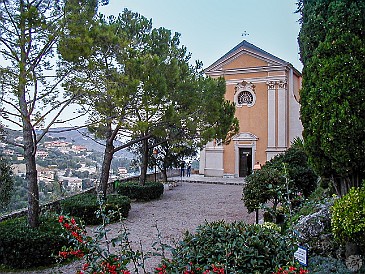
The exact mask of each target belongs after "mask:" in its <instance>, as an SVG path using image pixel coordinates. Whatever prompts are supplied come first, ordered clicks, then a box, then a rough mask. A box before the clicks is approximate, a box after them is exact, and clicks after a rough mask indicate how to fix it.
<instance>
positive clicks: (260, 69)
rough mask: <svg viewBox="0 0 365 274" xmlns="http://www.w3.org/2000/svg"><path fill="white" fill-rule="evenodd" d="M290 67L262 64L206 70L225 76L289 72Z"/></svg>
mask: <svg viewBox="0 0 365 274" xmlns="http://www.w3.org/2000/svg"><path fill="white" fill-rule="evenodd" d="M288 70H289V67H287V66H282V65H279V66H261V67H250V68H233V69H226V70H223V69H219V70H214V71H209V72H205V74H206V75H209V76H213V77H214V76H223V75H235V74H246V73H257V72H277V71H283V72H287V71H288Z"/></svg>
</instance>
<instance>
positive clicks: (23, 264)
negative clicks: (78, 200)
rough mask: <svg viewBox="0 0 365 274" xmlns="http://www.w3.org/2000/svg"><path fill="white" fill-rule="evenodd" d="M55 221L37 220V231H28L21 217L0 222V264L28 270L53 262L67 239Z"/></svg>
mask: <svg viewBox="0 0 365 274" xmlns="http://www.w3.org/2000/svg"><path fill="white" fill-rule="evenodd" d="M62 233H63V230H62V228H61V227H60V225H59V224H58V222H57V218H56V217H54V216H51V217H41V218H40V225H39V227H38V228H34V229H32V228H30V227H29V226H28V225H27V220H26V218H25V217H22V218H16V219H11V220H7V221H4V222H1V223H0V264H4V265H7V266H10V267H13V268H22V269H26V268H30V267H36V266H46V265H50V264H54V263H56V259H55V257H53V256H52V255H56V254H58V251H59V250H61V248H62V246H64V245H67V243H68V240H67V238H66V237H64V236H62Z"/></svg>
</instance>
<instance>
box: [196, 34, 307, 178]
mask: <svg viewBox="0 0 365 274" xmlns="http://www.w3.org/2000/svg"><path fill="white" fill-rule="evenodd" d="M205 73H206V75H208V76H210V77H213V78H217V77H224V79H225V80H226V94H225V98H226V99H227V100H229V101H231V102H234V103H235V106H236V112H235V116H236V117H237V118H238V120H239V133H238V134H237V135H236V136H234V137H233V138H232V141H231V143H230V144H229V145H222V144H221V142H220V140H215V141H213V142H210V143H208V144H207V145H206V146H205V148H204V149H203V150H202V152H201V155H200V169H199V172H200V173H201V174H204V175H205V176H218V177H222V176H227V177H245V176H247V175H249V174H250V173H252V170H253V166H254V164H255V163H257V162H259V163H260V164H263V163H265V162H266V161H268V160H270V159H271V158H273V157H274V156H275V155H277V154H278V153H281V152H283V151H285V150H286V149H288V147H289V146H290V143H291V141H292V140H293V139H294V138H295V137H298V136H301V133H302V124H301V121H300V119H299V110H300V105H299V89H300V87H301V79H302V78H301V77H302V76H301V73H300V72H299V71H298V70H296V69H295V68H294V67H293V66H292V65H291V64H290V63H288V62H286V61H284V60H282V59H280V58H278V57H276V56H274V55H272V54H270V53H268V52H266V51H264V50H262V49H260V48H258V47H256V46H254V45H252V44H250V43H249V42H247V41H243V42H241V43H240V44H238V45H237V46H235V47H234V48H233V49H232V50H230V51H229V52H228V53H227V54H225V55H224V56H223V57H221V58H220V59H218V60H217V61H216V62H214V63H213V64H212V65H211V66H209V67H208V68H207V69H206V70H205Z"/></svg>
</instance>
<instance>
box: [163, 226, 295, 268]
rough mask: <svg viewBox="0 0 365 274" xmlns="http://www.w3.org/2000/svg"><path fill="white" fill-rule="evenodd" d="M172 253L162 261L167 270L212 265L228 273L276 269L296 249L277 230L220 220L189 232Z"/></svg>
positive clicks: (287, 260)
mask: <svg viewBox="0 0 365 274" xmlns="http://www.w3.org/2000/svg"><path fill="white" fill-rule="evenodd" d="M172 253H173V258H172V259H171V260H163V261H162V263H161V265H160V268H162V269H164V271H165V273H183V271H184V270H186V267H189V266H190V267H191V266H193V267H194V268H195V269H191V270H193V271H195V270H197V269H198V268H199V269H206V268H207V267H210V266H212V265H217V266H221V267H224V268H225V271H226V273H255V271H257V272H258V273H272V272H273V271H275V268H276V267H277V266H279V265H286V264H287V262H289V261H290V260H291V259H292V254H293V250H291V248H290V241H289V240H288V239H287V238H286V237H285V236H283V235H281V234H280V233H278V232H277V231H276V230H273V229H270V228H267V227H263V226H261V225H248V224H246V223H244V222H234V223H225V222H224V221H218V222H212V223H205V224H204V225H201V226H199V227H198V228H197V230H196V233H195V234H191V233H189V232H186V233H185V236H184V239H183V240H182V241H181V242H180V243H179V245H178V246H177V247H176V248H175V249H174V250H173V252H172Z"/></svg>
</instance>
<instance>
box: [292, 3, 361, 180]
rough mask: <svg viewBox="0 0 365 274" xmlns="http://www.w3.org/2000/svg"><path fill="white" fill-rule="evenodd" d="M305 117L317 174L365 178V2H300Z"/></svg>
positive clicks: (307, 135)
mask: <svg viewBox="0 0 365 274" xmlns="http://www.w3.org/2000/svg"><path fill="white" fill-rule="evenodd" d="M299 11H300V12H301V15H302V19H301V22H302V27H301V31H300V35H299V46H300V54H301V59H302V61H303V65H304V68H303V86H302V90H301V121H302V123H303V127H304V131H303V137H304V141H305V148H306V150H307V151H308V153H309V158H310V160H311V162H312V164H313V166H314V168H315V170H316V172H317V173H318V174H319V175H321V176H323V177H327V178H335V179H338V180H339V181H340V182H341V183H342V185H344V184H345V183H346V182H349V181H350V182H351V184H350V185H355V186H356V185H357V184H358V183H359V182H361V180H362V179H363V178H364V176H365V173H364V171H365V131H364V130H363V129H364V128H365V120H364V117H365V102H364V100H363V98H364V96H365V88H364V87H365V76H364V73H362V72H363V71H364V69H365V63H364V58H365V29H364V25H365V17H364V16H363V15H364V13H365V2H364V1H359V0H356V1H347V0H339V1H333V0H314V1H300V6H299Z"/></svg>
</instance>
